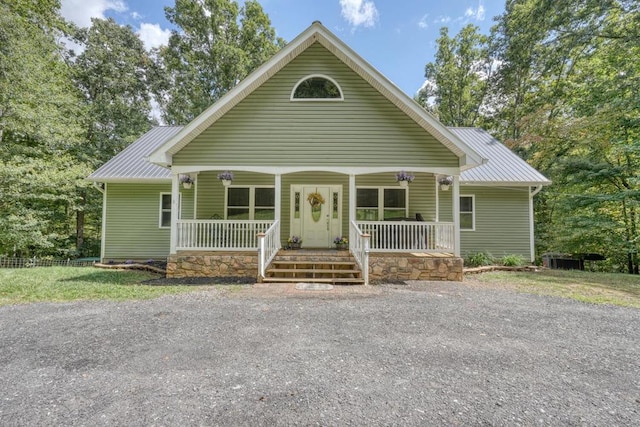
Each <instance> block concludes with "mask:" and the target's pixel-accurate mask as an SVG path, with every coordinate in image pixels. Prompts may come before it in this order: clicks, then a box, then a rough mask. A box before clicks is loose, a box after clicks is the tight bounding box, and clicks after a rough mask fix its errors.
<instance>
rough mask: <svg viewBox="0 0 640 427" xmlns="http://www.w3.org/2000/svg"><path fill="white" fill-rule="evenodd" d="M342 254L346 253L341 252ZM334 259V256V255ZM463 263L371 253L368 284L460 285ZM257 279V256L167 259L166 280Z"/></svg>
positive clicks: (200, 254) (238, 254) (213, 254)
mask: <svg viewBox="0 0 640 427" xmlns="http://www.w3.org/2000/svg"><path fill="white" fill-rule="evenodd" d="M345 252H346V251H345ZM303 254H304V252H303V251H300V252H294V251H285V253H284V254H283V258H287V259H288V258H291V259H293V258H296V257H304V256H307V257H309V258H310V259H314V260H316V261H317V260H318V259H316V258H318V257H323V258H324V257H327V256H329V255H330V254H326V253H316V254H306V255H303ZM336 255H337V254H336ZM462 265H463V260H462V258H456V257H453V256H448V255H435V254H405V253H372V254H370V255H369V281H370V282H384V280H385V279H386V280H453V281H462V280H463V272H462ZM230 276H236V277H255V278H256V279H257V277H258V254H257V252H189V253H179V254H177V255H171V256H169V258H168V259H167V277H169V278H178V277H230Z"/></svg>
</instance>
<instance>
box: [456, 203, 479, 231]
mask: <svg viewBox="0 0 640 427" xmlns="http://www.w3.org/2000/svg"><path fill="white" fill-rule="evenodd" d="M475 229H476V218H475V196H460V230H471V231H473V230H475Z"/></svg>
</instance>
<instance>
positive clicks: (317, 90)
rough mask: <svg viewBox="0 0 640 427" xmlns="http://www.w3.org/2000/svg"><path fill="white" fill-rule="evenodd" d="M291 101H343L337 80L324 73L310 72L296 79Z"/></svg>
mask: <svg viewBox="0 0 640 427" xmlns="http://www.w3.org/2000/svg"><path fill="white" fill-rule="evenodd" d="M290 99H291V101H344V97H343V95H342V89H341V88H340V85H339V84H338V82H336V81H335V80H334V79H332V78H331V77H329V76H325V75H324V74H311V75H309V76H305V77H303V78H301V79H300V80H298V82H297V83H296V84H295V86H293V90H292V91H291V98H290Z"/></svg>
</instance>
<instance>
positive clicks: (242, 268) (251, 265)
mask: <svg viewBox="0 0 640 427" xmlns="http://www.w3.org/2000/svg"><path fill="white" fill-rule="evenodd" d="M230 276H232V277H256V278H257V277H258V254H257V252H218V253H202V252H200V253H197V254H195V253H180V254H177V255H170V256H169V258H168V259H167V277H169V278H178V277H230Z"/></svg>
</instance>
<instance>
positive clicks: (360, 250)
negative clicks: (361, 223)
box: [349, 221, 369, 285]
mask: <svg viewBox="0 0 640 427" xmlns="http://www.w3.org/2000/svg"><path fill="white" fill-rule="evenodd" d="M349 250H350V251H351V254H352V255H353V257H354V258H355V260H356V262H357V263H358V266H360V269H361V270H362V278H363V279H364V284H365V285H368V284H369V235H368V234H366V233H363V232H362V230H360V228H359V227H358V224H357V223H356V222H355V221H351V223H350V224H349Z"/></svg>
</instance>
